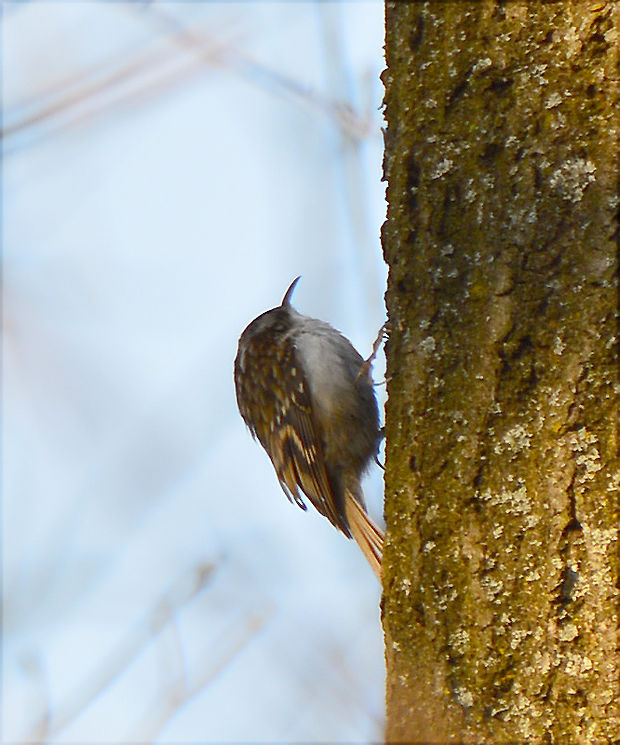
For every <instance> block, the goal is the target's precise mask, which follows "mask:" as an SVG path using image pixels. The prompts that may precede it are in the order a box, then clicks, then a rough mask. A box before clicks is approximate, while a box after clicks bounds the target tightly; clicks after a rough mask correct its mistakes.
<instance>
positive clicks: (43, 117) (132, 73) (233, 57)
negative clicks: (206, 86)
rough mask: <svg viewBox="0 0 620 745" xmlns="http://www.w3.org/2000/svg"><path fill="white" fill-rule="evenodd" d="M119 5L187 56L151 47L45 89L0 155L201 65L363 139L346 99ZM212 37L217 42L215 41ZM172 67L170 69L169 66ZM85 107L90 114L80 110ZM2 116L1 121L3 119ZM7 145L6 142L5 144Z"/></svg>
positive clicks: (165, 86)
mask: <svg viewBox="0 0 620 745" xmlns="http://www.w3.org/2000/svg"><path fill="white" fill-rule="evenodd" d="M123 7H129V8H132V9H135V8H136V7H139V8H140V10H141V16H142V17H144V18H148V19H149V20H150V21H156V22H157V23H158V24H159V25H160V26H161V27H163V28H164V29H165V30H166V32H167V34H168V35H167V37H166V39H165V41H166V42H168V43H170V44H172V45H174V46H176V47H177V48H180V49H182V50H183V51H185V52H189V53H190V56H189V58H188V57H187V56H184V57H180V56H177V55H175V54H174V53H173V52H172V50H171V49H170V48H166V49H163V50H162V49H161V48H160V49H156V50H154V51H151V52H149V53H147V54H143V55H142V56H140V57H139V58H137V59H134V60H132V61H131V62H128V63H126V64H124V65H122V66H121V67H120V68H118V69H117V70H115V71H114V72H111V73H108V74H105V75H103V76H102V77H101V78H100V79H99V80H96V81H94V82H93V80H92V78H93V77H96V76H97V71H92V74H91V75H90V77H89V76H88V75H87V76H86V77H87V79H86V81H85V80H84V78H85V75H84V72H83V71H82V72H81V73H80V75H79V76H76V77H75V78H73V79H72V80H69V81H67V82H63V83H62V84H59V85H57V86H55V87H54V88H53V89H52V90H50V91H48V92H47V93H46V94H45V95H46V97H51V98H52V100H51V102H50V103H48V104H47V105H43V106H40V107H39V108H35V109H34V110H33V111H32V112H31V113H29V114H27V115H25V116H23V117H22V118H18V119H16V121H14V122H12V123H9V124H6V126H4V127H3V129H2V130H1V131H0V138H1V139H2V141H3V143H4V152H5V154H7V153H10V152H11V151H15V150H16V149H18V147H19V145H17V144H14V143H12V142H11V140H14V139H15V138H16V137H17V136H18V135H21V136H23V135H28V134H29V133H30V131H31V130H33V129H35V128H36V127H39V126H42V125H45V124H52V128H51V129H48V130H47V131H46V132H45V134H46V135H49V134H54V133H56V132H58V131H63V129H67V128H69V127H71V126H75V125H76V124H77V123H80V122H81V121H83V120H84V119H88V118H93V117H95V116H101V115H102V114H105V113H107V112H109V111H110V110H112V111H116V110H118V107H119V106H120V105H128V104H129V105H136V104H137V103H139V102H141V101H149V100H152V99H153V98H154V97H155V96H156V95H157V94H161V93H162V92H165V91H167V90H170V89H172V88H174V86H175V85H176V84H177V83H178V82H179V80H184V79H185V80H187V78H188V77H189V75H190V74H195V73H197V72H199V71H200V70H202V69H203V68H204V67H209V68H214V67H218V66H219V67H226V68H228V69H230V70H232V71H235V72H236V73H237V74H238V75H239V76H240V77H241V78H243V79H245V80H247V81H248V82H250V83H251V84H252V85H255V86H257V87H259V88H262V89H263V90H266V91H269V92H271V93H274V94H277V95H281V96H289V97H292V98H294V99H296V100H298V101H299V102H301V103H303V104H305V105H307V106H309V107H310V108H312V109H315V110H320V111H322V112H323V113H325V114H326V115H327V116H329V117H330V118H331V119H332V120H333V121H334V122H336V124H337V126H338V127H339V129H340V130H341V132H342V133H343V134H345V135H346V136H348V137H350V138H352V139H353V140H360V139H363V138H365V137H367V136H368V133H369V131H370V128H371V119H370V117H368V116H360V115H359V114H358V113H357V112H356V111H355V110H354V108H353V106H352V105H351V104H350V103H349V102H348V101H340V100H337V99H335V98H332V97H330V96H325V95H323V94H321V93H319V92H317V91H316V90H313V89H312V88H309V87H308V86H304V85H302V84H301V83H300V82H298V81H297V80H295V79H294V78H291V77H289V76H287V75H285V74H282V73H280V72H279V71H277V70H274V69H272V68H269V67H267V66H266V65H264V64H262V63H261V62H258V61H257V60H255V59H253V58H252V57H250V56H249V55H246V54H242V53H241V52H240V51H239V49H238V44H236V43H234V42H232V41H230V40H227V41H224V42H222V41H221V37H222V34H218V35H215V34H213V33H210V34H207V33H206V32H203V31H198V32H197V31H193V30H190V29H188V28H187V27H186V26H184V25H183V24H182V23H181V22H180V21H179V20H178V19H177V18H175V17H174V15H172V14H171V13H170V12H169V11H168V10H167V9H165V10H164V9H162V7H161V6H159V5H155V4H149V5H147V6H146V8H145V7H144V5H142V4H141V5H139V6H136V4H135V3H130V4H123ZM216 39H217V41H216ZM171 65H172V66H174V67H175V69H173V70H172V71H171V70H170V66H171ZM88 107H90V110H88V111H87V110H86V109H88ZM62 117H65V121H64V122H62V123H59V124H57V125H56V126H55V127H54V126H53V122H54V121H55V120H58V119H61V118H62ZM6 118H7V116H6V112H5V120H6ZM7 143H8V144H7Z"/></svg>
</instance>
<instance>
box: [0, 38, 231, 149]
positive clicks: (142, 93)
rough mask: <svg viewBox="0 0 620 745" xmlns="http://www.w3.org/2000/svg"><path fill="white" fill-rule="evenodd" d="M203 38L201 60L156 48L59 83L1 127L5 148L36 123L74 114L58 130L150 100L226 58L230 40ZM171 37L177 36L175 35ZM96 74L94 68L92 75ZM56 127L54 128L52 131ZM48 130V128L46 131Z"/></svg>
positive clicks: (0, 134) (58, 126)
mask: <svg viewBox="0 0 620 745" xmlns="http://www.w3.org/2000/svg"><path fill="white" fill-rule="evenodd" d="M201 38H202V40H203V44H202V52H203V53H202V56H201V59H200V60H196V59H195V57H189V58H188V57H187V56H185V57H180V56H179V55H176V54H174V52H173V50H171V49H156V50H154V51H151V52H149V53H147V54H144V55H142V56H141V57H139V58H137V59H135V60H133V61H131V62H129V63H127V64H125V65H123V66H122V67H120V68H119V69H117V70H115V71H114V72H112V73H109V74H107V75H104V76H103V77H102V78H101V79H100V80H97V81H96V82H90V81H87V82H84V80H83V79H84V74H83V72H82V73H81V74H80V75H79V76H77V77H75V78H74V79H73V80H72V81H71V80H70V81H68V82H67V83H65V84H64V85H61V86H57V87H56V88H55V90H54V89H53V90H52V91H51V92H48V94H47V95H48V96H49V95H50V93H51V95H52V98H53V100H52V102H51V103H49V104H48V105H47V106H43V107H41V108H39V109H37V110H35V111H33V112H32V113H31V114H28V115H27V116H25V117H23V118H21V119H18V120H17V121H15V122H14V123H12V124H8V125H6V126H5V127H4V128H3V129H2V130H1V131H0V137H1V138H2V140H3V141H4V142H5V145H4V147H5V152H7V147H8V146H7V144H6V140H7V139H8V138H14V137H15V136H17V135H23V134H27V133H28V132H29V130H31V129H33V128H35V127H37V126H40V125H44V124H46V123H48V122H50V121H53V120H55V119H58V118H60V117H62V116H69V117H71V116H73V119H71V118H69V119H68V120H67V121H65V122H64V123H62V124H59V125H57V127H56V128H55V130H56V131H58V130H62V129H63V128H68V127H70V126H72V125H74V124H76V123H77V122H79V121H80V120H82V119H84V118H85V117H86V118H89V117H93V116H97V115H101V114H103V113H105V112H106V111H108V110H110V109H112V110H116V109H117V108H118V106H119V104H127V103H129V104H133V105H135V104H136V103H137V102H138V101H140V100H150V99H152V98H153V97H154V94H157V93H161V92H162V91H164V90H168V89H170V88H172V87H174V84H176V83H177V82H178V81H179V79H183V78H187V77H188V75H189V74H190V73H192V72H194V73H195V72H199V71H200V70H202V69H203V67H204V65H205V64H207V63H208V64H209V65H210V66H215V65H216V64H218V63H219V62H220V61H221V60H222V59H223V57H224V50H225V49H226V46H227V44H228V42H225V43H222V42H221V41H220V42H215V41H214V40H213V39H210V38H209V37H207V36H206V35H203V36H202V37H201ZM170 41H172V42H174V41H175V40H174V38H172V39H170ZM179 62H182V63H183V64H179ZM171 64H176V69H174V70H172V72H171V71H170V69H169V68H170V65H171ZM166 66H167V67H166ZM96 74H97V73H96V72H93V75H96ZM149 78H150V79H149ZM153 78H155V79H153ZM67 88H69V89H70V88H73V90H69V91H68V92H67ZM56 91H57V92H56ZM54 96H55V97H54ZM87 106H91V107H92V108H91V110H90V111H89V112H85V111H84V108H85V107H87ZM5 118H6V113H5ZM55 130H54V129H52V133H53V132H54V131H55ZM49 133H50V132H49V131H48V132H47V133H46V134H49ZM14 149H15V148H14Z"/></svg>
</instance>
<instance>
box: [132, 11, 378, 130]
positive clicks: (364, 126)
mask: <svg viewBox="0 0 620 745" xmlns="http://www.w3.org/2000/svg"><path fill="white" fill-rule="evenodd" d="M145 17H151V18H153V19H156V20H157V21H158V22H159V23H161V24H162V27H163V28H164V29H166V31H168V32H170V33H171V39H172V40H173V41H174V43H175V44H179V45H181V46H183V47H185V48H188V49H191V50H193V51H194V53H196V54H198V55H199V57H202V56H203V53H204V52H203V46H204V41H203V37H202V36H201V35H200V34H197V33H195V32H193V31H191V30H189V29H188V28H187V27H186V26H184V25H183V24H182V23H181V21H179V19H178V18H176V17H175V16H174V15H173V14H172V13H171V12H170V11H169V10H168V8H165V9H164V8H163V7H162V5H160V4H154V3H150V4H149V5H148V13H147V14H145ZM227 62H228V66H229V67H231V68H232V69H235V70H236V72H237V73H238V74H239V75H240V77H242V78H244V79H246V80H248V81H249V82H251V83H253V84H254V85H257V86H258V87H260V88H263V89H264V90H269V91H271V92H273V93H276V94H280V95H285V96H292V97H294V98H296V99H297V100H299V101H300V102H302V103H304V104H307V105H309V106H310V107H312V108H315V109H318V110H321V111H323V112H324V113H325V114H327V115H328V116H329V117H330V118H332V119H333V120H334V121H335V122H336V123H337V124H338V126H339V128H340V129H341V130H342V132H343V133H346V134H347V135H348V136H349V137H351V138H353V139H355V140H359V139H363V138H365V137H367V136H368V133H369V131H370V127H371V119H370V117H368V116H365V117H362V116H360V115H359V114H358V113H357V112H356V111H355V110H354V108H353V106H352V105H351V104H350V102H348V101H341V100H339V99H336V98H332V97H330V96H325V95H323V94H321V93H319V92H317V91H316V90H313V89H312V88H309V87H308V86H304V85H302V84H301V83H299V82H298V81H297V80H295V79H294V78H291V77H289V76H288V75H284V74H283V73H281V72H279V71H278V70H274V69H273V68H270V67H267V65H264V64H262V63H261V62H258V61H256V60H255V59H253V58H252V57H250V56H249V55H247V54H243V53H241V52H240V51H239V48H238V46H237V48H235V49H234V50H233V52H232V54H231V55H230V56H229V57H228V58H227Z"/></svg>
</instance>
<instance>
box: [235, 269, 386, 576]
mask: <svg viewBox="0 0 620 745" xmlns="http://www.w3.org/2000/svg"><path fill="white" fill-rule="evenodd" d="M299 280H300V277H296V278H295V279H294V280H293V282H292V283H291V285H290V286H289V288H288V289H287V291H286V293H285V295H284V298H283V300H282V303H281V304H280V305H279V306H277V307H275V308H272V309H270V310H267V311H265V312H264V313H262V314H261V315H259V316H258V317H257V318H255V319H254V320H253V321H252V322H251V323H250V324H249V325H248V326H247V327H246V328H245V330H244V331H243V332H242V334H241V336H240V338H239V345H238V349H237V355H236V358H235V363H234V381H235V393H236V398H237V405H238V407H239V412H240V414H241V416H242V418H243V420H244V421H245V424H246V425H247V427H248V429H249V430H250V432H251V434H252V436H253V437H254V438H255V439H257V440H258V441H259V443H260V444H261V445H262V446H263V448H264V449H265V451H266V453H267V455H268V456H269V458H270V460H271V462H272V464H273V467H274V469H275V472H276V475H277V478H278V481H279V483H280V486H281V487H282V489H283V491H284V493H285V495H286V496H287V497H288V499H289V501H290V502H294V503H296V504H297V505H299V507H301V509H303V510H306V509H307V506H306V503H305V501H304V498H306V499H307V500H309V501H310V503H311V504H312V505H313V506H314V507H315V508H316V510H317V511H318V512H319V513H320V514H321V515H323V516H325V517H326V518H327V519H328V520H329V521H330V522H331V523H332V525H333V526H334V527H336V528H337V529H338V530H340V531H341V532H342V533H343V534H344V535H345V536H346V537H347V538H353V539H354V540H355V541H356V542H357V544H358V545H359V547H360V548H361V550H362V552H363V554H364V556H365V557H366V559H367V560H368V562H369V564H370V566H371V567H372V569H373V570H374V572H375V574H376V575H377V577H378V578H379V580H381V575H382V572H381V563H382V558H383V541H384V535H383V531H382V530H381V528H379V527H378V526H377V525H376V524H375V523H374V522H373V520H372V519H371V518H370V516H369V515H368V513H367V511H366V505H365V501H364V494H363V491H362V486H361V478H362V475H363V474H364V472H365V471H366V470H367V469H368V467H369V466H370V464H371V463H372V461H373V460H376V458H377V453H378V450H379V445H380V442H381V439H382V437H383V435H382V430H381V428H380V425H379V410H378V406H377V399H376V396H375V392H374V385H373V381H372V377H371V373H370V364H371V362H372V359H373V358H374V355H375V353H376V347H375V350H373V354H372V356H371V357H370V358H369V359H368V360H364V359H363V358H362V356H361V355H360V354H359V353H358V352H357V351H356V349H355V348H354V347H353V345H352V344H351V342H350V341H349V340H348V339H347V338H346V337H345V336H343V335H342V334H341V333H340V332H339V331H337V330H336V329H335V328H333V326H331V325H330V324H328V323H326V322H324V321H320V320H318V319H316V318H310V317H309V316H305V315H303V314H301V313H299V312H298V311H297V310H295V308H293V306H292V305H291V297H292V294H293V291H294V290H295V287H296V285H297V283H298V282H299Z"/></svg>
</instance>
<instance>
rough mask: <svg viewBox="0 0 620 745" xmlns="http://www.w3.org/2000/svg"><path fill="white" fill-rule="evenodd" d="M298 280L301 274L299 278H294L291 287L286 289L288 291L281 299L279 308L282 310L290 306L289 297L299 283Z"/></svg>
mask: <svg viewBox="0 0 620 745" xmlns="http://www.w3.org/2000/svg"><path fill="white" fill-rule="evenodd" d="M300 279H301V274H300V275H299V277H295V279H294V280H293V281H292V282H291V286H290V287H289V288H288V290H287V291H286V294H285V295H284V297H283V298H282V306H281V307H282V308H284V307H287V308H288V307H290V305H291V295H292V294H293V291H294V289H295V285H296V284H297V283H298V282H299V280H300Z"/></svg>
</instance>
